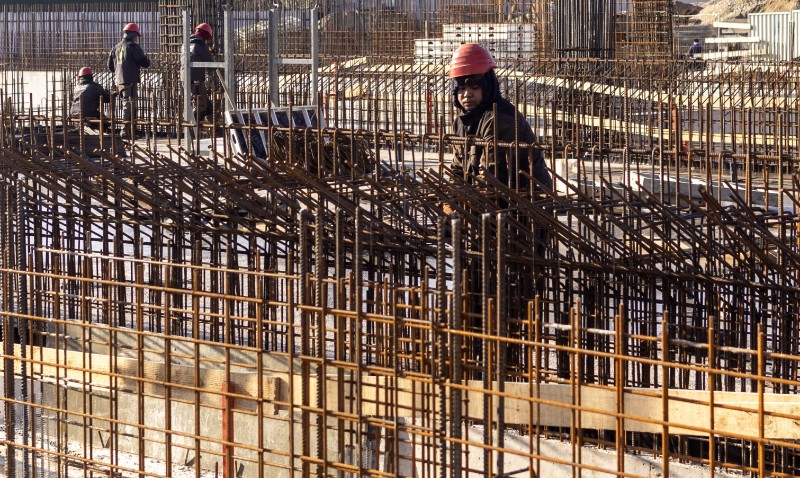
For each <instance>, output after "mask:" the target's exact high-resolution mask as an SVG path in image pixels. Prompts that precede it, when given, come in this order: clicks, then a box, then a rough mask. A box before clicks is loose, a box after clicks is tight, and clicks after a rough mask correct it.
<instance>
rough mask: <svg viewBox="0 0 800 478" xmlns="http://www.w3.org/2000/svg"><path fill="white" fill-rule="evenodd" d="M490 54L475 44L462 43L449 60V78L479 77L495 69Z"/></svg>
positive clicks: (495, 64)
mask: <svg viewBox="0 0 800 478" xmlns="http://www.w3.org/2000/svg"><path fill="white" fill-rule="evenodd" d="M496 66H497V63H495V61H494V58H492V54H491V53H489V50H487V49H486V48H484V47H482V46H480V45H479V44H477V43H464V44H463V45H461V46H460V47H458V49H457V50H456V51H455V52H453V58H452V59H451V60H450V78H458V77H460V76H468V75H481V74H483V73H486V72H487V71H489V70H491V69H492V68H495V67H496Z"/></svg>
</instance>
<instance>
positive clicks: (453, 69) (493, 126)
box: [449, 43, 552, 190]
mask: <svg viewBox="0 0 800 478" xmlns="http://www.w3.org/2000/svg"><path fill="white" fill-rule="evenodd" d="M496 66H497V63H495V61H494V58H492V55H491V54H490V53H489V51H488V50H486V48H484V47H482V46H481V45H479V44H477V43H466V44H464V45H461V46H460V47H458V49H457V50H456V51H455V53H453V58H452V59H451V61H450V73H449V76H450V79H451V86H452V92H453V104H454V105H455V106H456V109H457V110H458V112H459V114H458V116H457V117H456V119H455V124H454V131H455V133H456V134H457V135H459V136H475V137H478V138H480V139H484V140H487V141H492V142H493V141H494V139H495V138H496V139H497V141H498V142H501V143H515V142H519V143H524V144H532V143H534V141H535V136H534V134H533V131H532V130H531V127H530V125H528V122H527V121H526V120H525V116H523V115H522V113H520V112H519V111H517V109H516V108H515V107H514V105H512V104H511V103H510V102H508V101H507V100H505V99H504V98H503V97H502V96H501V94H500V83H499V82H498V81H497V76H495V72H494V68H495V67H496ZM495 110H496V111H497V113H496V115H497V116H496V117H495ZM514 156H516V157H514ZM452 169H453V171H454V172H455V173H456V174H460V175H462V176H463V178H464V180H467V181H469V180H470V179H469V178H470V175H476V174H480V173H488V174H491V175H493V176H494V177H496V178H497V179H498V180H500V181H501V182H502V183H504V184H507V185H508V186H509V187H512V188H515V189H519V190H525V189H527V188H528V187H529V181H528V179H527V175H526V174H520V173H521V172H527V173H528V174H530V175H532V176H533V178H535V179H536V180H537V181H539V182H540V183H541V184H542V185H543V186H544V187H546V188H548V189H551V188H552V179H551V178H550V173H549V172H548V171H547V165H546V164H545V162H544V158H543V156H542V153H541V151H539V150H538V149H537V150H535V151H534V154H533V165H532V168H531V165H530V164H529V159H528V154H527V152H525V153H524V154H523V153H522V152H521V153H520V154H515V151H514V150H513V149H512V148H499V149H498V151H496V152H495V151H493V150H492V146H491V145H490V144H488V145H471V146H469V147H461V148H456V151H455V156H454V159H453V163H452Z"/></svg>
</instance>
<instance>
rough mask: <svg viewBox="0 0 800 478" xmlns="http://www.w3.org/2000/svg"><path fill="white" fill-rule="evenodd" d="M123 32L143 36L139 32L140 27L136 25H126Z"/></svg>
mask: <svg viewBox="0 0 800 478" xmlns="http://www.w3.org/2000/svg"><path fill="white" fill-rule="evenodd" d="M122 31H123V32H133V33H135V34H137V35H139V36H142V33H141V32H140V31H139V25H137V24H135V23H128V24H127V25H125V28H123V29H122Z"/></svg>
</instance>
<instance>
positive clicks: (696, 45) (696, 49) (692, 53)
mask: <svg viewBox="0 0 800 478" xmlns="http://www.w3.org/2000/svg"><path fill="white" fill-rule="evenodd" d="M702 53H703V45H701V44H700V39H698V38H695V39H694V41H693V42H692V46H690V47H689V59H691V60H694V59H699V58H701V56H700V55H702Z"/></svg>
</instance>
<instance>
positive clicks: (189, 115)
mask: <svg viewBox="0 0 800 478" xmlns="http://www.w3.org/2000/svg"><path fill="white" fill-rule="evenodd" d="M189 28H190V27H189V8H188V7H186V8H184V9H183V56H182V59H181V61H182V63H183V64H182V68H183V70H182V71H183V121H184V122H185V123H191V122H193V121H194V112H193V111H192V74H191V71H189V69H190V63H191V62H190V61H189V35H190V32H189ZM226 47H227V44H226ZM191 131H192V129H191V128H190V127H189V126H188V125H187V126H184V128H183V145H184V147H185V148H186V150H187V151H190V150H191V147H192V138H191Z"/></svg>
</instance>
